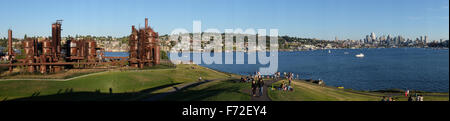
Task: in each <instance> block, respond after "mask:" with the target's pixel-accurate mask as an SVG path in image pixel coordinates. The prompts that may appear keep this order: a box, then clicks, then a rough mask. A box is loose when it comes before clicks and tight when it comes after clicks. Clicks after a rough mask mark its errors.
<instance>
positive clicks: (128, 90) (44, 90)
mask: <svg viewBox="0 0 450 121" xmlns="http://www.w3.org/2000/svg"><path fill="white" fill-rule="evenodd" d="M200 76H201V77H202V78H203V79H219V78H227V77H228V76H229V75H227V74H224V73H220V72H217V71H213V70H211V69H208V68H204V67H200V66H197V65H178V66H177V67H176V68H171V69H151V70H131V71H110V72H102V73H98V74H94V75H90V76H86V77H82V78H76V79H73V80H68V81H48V80H42V81H37V80H11V81H0V100H4V99H8V100H11V99H17V98H25V97H31V96H33V97H34V100H36V98H39V100H40V98H42V100H103V99H102V98H103V97H107V98H105V100H122V98H123V97H122V95H126V94H133V95H134V96H133V97H132V98H138V97H145V96H146V95H147V94H150V92H152V91H155V89H163V88H166V87H170V86H175V85H180V84H183V83H188V82H192V81H196V80H198V78H199V77H200ZM109 88H111V89H112V92H113V93H114V94H121V93H122V94H121V96H118V97H117V98H115V97H114V96H113V97H108V96H104V95H103V94H102V93H109ZM149 90H151V91H149ZM99 91H100V93H99ZM69 92H71V93H70V94H68V93H69ZM76 93H80V94H76ZM91 93H92V94H91ZM56 94H64V95H69V96H64V95H60V96H49V95H56ZM70 95H72V96H70ZM83 95H85V97H83ZM136 95H138V96H136ZM54 97H56V99H55V98H54ZM98 97H101V98H98ZM124 100H130V99H129V98H128V99H124Z"/></svg>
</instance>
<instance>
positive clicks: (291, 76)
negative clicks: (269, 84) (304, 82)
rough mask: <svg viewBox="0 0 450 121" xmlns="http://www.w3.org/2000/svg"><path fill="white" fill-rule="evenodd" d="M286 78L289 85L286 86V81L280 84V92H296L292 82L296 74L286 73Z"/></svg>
mask: <svg viewBox="0 0 450 121" xmlns="http://www.w3.org/2000/svg"><path fill="white" fill-rule="evenodd" d="M277 74H279V72H277ZM284 77H285V78H286V79H287V80H288V83H287V84H286V83H285V82H284V81H283V82H282V83H281V84H280V87H279V88H278V90H283V91H294V89H293V88H292V86H291V82H292V80H293V79H294V78H295V77H294V73H292V72H289V73H286V72H284ZM297 79H298V74H297Z"/></svg>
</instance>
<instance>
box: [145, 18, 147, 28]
mask: <svg viewBox="0 0 450 121" xmlns="http://www.w3.org/2000/svg"><path fill="white" fill-rule="evenodd" d="M147 28H148V18H145V29H147Z"/></svg>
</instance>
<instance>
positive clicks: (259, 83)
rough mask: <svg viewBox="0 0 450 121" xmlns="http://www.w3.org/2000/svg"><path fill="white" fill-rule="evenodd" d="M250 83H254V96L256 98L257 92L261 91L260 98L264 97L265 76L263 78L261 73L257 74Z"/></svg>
mask: <svg viewBox="0 0 450 121" xmlns="http://www.w3.org/2000/svg"><path fill="white" fill-rule="evenodd" d="M247 78H249V77H247ZM248 81H251V83H252V96H256V90H259V94H258V96H262V95H263V93H264V76H261V73H260V72H256V74H255V75H254V76H251V78H249V80H248Z"/></svg>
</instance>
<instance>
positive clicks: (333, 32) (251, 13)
mask: <svg viewBox="0 0 450 121" xmlns="http://www.w3.org/2000/svg"><path fill="white" fill-rule="evenodd" d="M0 4H2V5H3V6H2V7H0V15H1V16H2V18H3V19H0V23H1V24H0V37H6V36H7V30H8V29H12V30H13V36H14V38H23V36H24V35H25V34H26V35H27V36H50V35H51V29H50V25H51V23H52V22H54V21H56V20H57V19H63V20H64V21H63V22H62V28H63V32H62V35H63V36H67V35H70V36H75V35H93V36H113V37H121V36H127V35H129V34H130V31H131V25H135V26H136V27H139V26H141V27H143V25H144V23H143V20H144V18H145V17H148V18H149V24H150V26H151V27H153V28H154V29H155V31H157V32H159V33H160V35H164V34H169V33H170V32H171V31H172V30H174V29H176V28H185V29H187V30H189V31H192V22H193V21H194V20H200V21H202V23H203V26H202V30H206V29H208V28H217V29H219V30H221V32H224V30H225V29H237V28H242V29H247V28H254V29H259V28H263V29H271V28H275V29H279V35H280V36H283V35H288V36H295V37H304V38H317V39H321V40H335V39H337V38H338V39H339V40H346V39H351V40H360V39H362V38H365V37H366V35H368V34H369V35H370V34H371V33H372V32H373V34H374V35H377V37H378V35H379V36H382V35H386V36H387V35H391V36H399V35H400V36H403V37H404V38H410V39H413V40H414V39H416V38H417V37H420V36H428V40H430V41H432V40H438V41H439V40H440V39H444V40H447V39H448V38H449V16H448V15H449V8H448V6H449V2H448V0H278V1H269V0H258V1H256V0H211V1H206V0H190V1H188V0H155V1H146V0H134V1H133V0H131V1H121V0H111V1H100V0H66V1H57V0H42V1H33V0H15V1H0Z"/></svg>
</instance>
